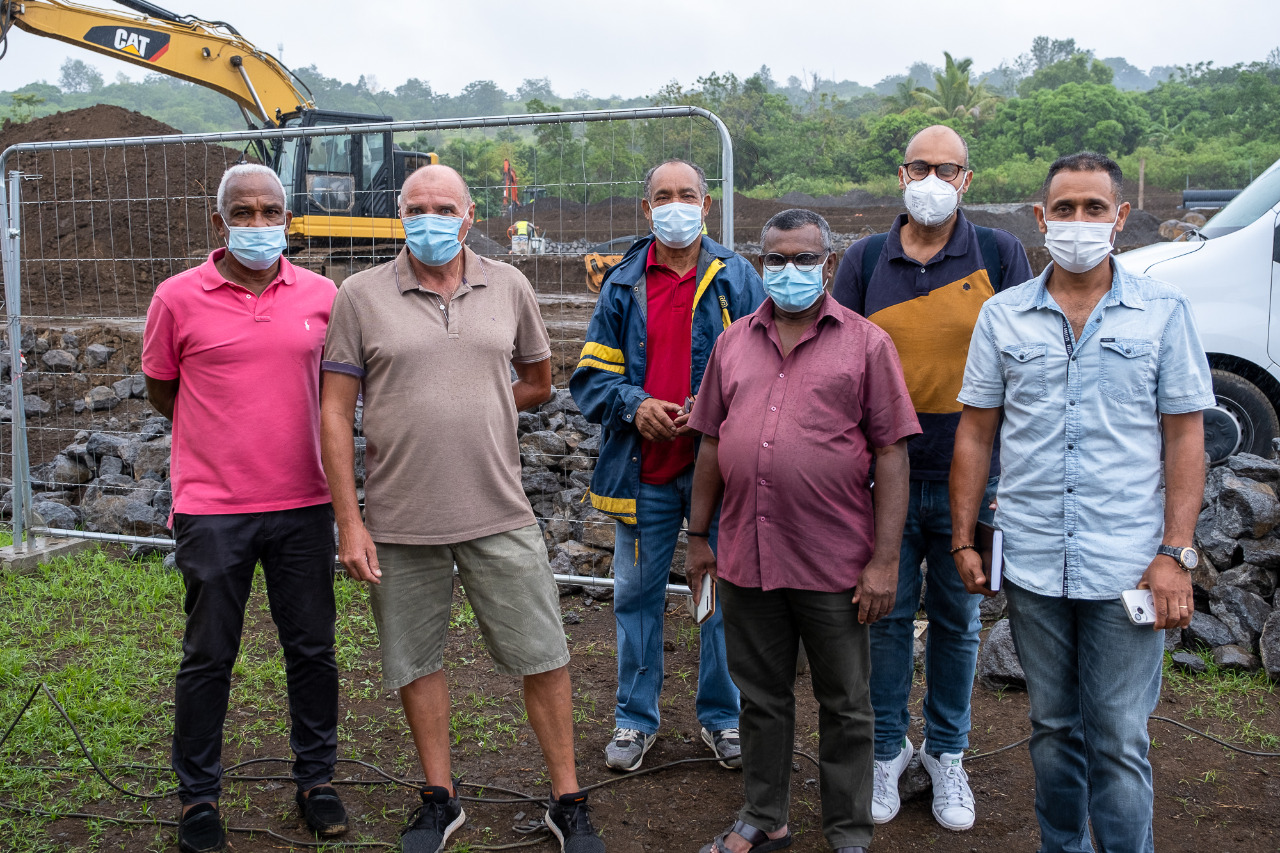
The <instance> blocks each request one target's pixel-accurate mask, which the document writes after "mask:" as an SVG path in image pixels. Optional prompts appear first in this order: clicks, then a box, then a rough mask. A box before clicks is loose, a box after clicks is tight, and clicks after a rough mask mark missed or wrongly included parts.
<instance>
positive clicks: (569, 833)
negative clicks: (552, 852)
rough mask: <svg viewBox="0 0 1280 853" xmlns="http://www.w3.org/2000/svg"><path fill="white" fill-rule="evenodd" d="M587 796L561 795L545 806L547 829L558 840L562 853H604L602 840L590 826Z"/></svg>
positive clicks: (589, 809)
mask: <svg viewBox="0 0 1280 853" xmlns="http://www.w3.org/2000/svg"><path fill="white" fill-rule="evenodd" d="M590 812H591V806H589V805H587V795H586V794H584V793H582V792H581V791H579V792H578V793H576V794H561V795H560V799H558V800H557V799H553V800H552V801H551V802H550V803H548V804H547V829H549V830H551V834H552V835H554V836H555V837H556V838H558V839H560V850H561V851H562V853H604V839H603V838H601V837H600V836H599V835H597V834H596V828H595V827H594V826H592V825H591V815H590Z"/></svg>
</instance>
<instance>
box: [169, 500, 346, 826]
mask: <svg viewBox="0 0 1280 853" xmlns="http://www.w3.org/2000/svg"><path fill="white" fill-rule="evenodd" d="M173 534H174V539H175V540H176V543H177V560H178V569H179V570H181V572H182V578H183V580H184V581H185V583H186V588H187V594H186V600H185V602H184V606H185V610H186V613H187V627H186V633H185V635H184V636H183V638H182V663H181V664H180V665H179V667H178V677H177V681H176V683H175V686H174V733H173V769H174V772H175V773H176V774H177V776H178V797H179V799H180V800H182V802H183V804H190V803H198V802H203V801H206V800H216V799H218V795H219V794H220V793H221V780H222V725H223V721H224V720H225V718H226V716H227V702H228V700H229V697H230V690H231V667H232V665H234V664H235V661H236V655H237V654H238V653H239V651H240V632H241V629H242V628H243V626H244V609H245V604H246V603H247V602H248V599H249V590H250V587H251V585H252V583H253V570H254V566H255V565H256V564H257V563H258V562H259V561H261V562H262V570H263V575H264V577H265V578H266V582H267V600H268V602H269V603H270V605H271V618H272V620H273V621H274V622H275V623H276V629H277V630H278V631H279V633H280V646H281V648H282V649H283V650H284V667H285V680H286V682H287V684H288V691H289V716H290V719H291V722H292V726H291V728H290V736H289V744H290V746H292V747H293V753H294V756H295V761H294V765H293V778H294V781H295V782H296V783H297V785H298V788H299V789H300V790H304V791H305V790H308V789H309V788H311V787H313V786H315V785H318V784H320V783H321V782H328V781H330V780H331V779H332V778H333V767H334V762H335V760H336V759H337V752H338V664H337V661H336V660H335V658H334V648H333V643H334V618H335V606H334V598H333V573H334V562H333V558H334V550H335V549H334V544H333V508H332V507H331V506H330V505H329V504H321V505H319V506H310V507H302V508H300V509H288V510H280V511H278V512H256V513H242V514H235V515H185V514H175V515H174V518H173Z"/></svg>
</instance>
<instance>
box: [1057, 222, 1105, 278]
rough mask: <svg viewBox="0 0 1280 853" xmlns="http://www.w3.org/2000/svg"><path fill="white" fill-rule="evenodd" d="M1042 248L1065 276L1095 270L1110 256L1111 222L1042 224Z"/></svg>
mask: <svg viewBox="0 0 1280 853" xmlns="http://www.w3.org/2000/svg"><path fill="white" fill-rule="evenodd" d="M1044 224H1045V228H1046V229H1047V230H1046V233H1045V235H1044V247H1045V248H1046V249H1048V250H1049V257H1051V258H1053V262H1054V264H1056V265H1057V266H1060V267H1062V268H1063V269H1064V270H1066V271H1067V272H1073V273H1082V272H1088V271H1089V270H1091V269H1093V268H1094V267H1096V266H1097V265H1098V264H1100V263H1102V262H1103V261H1105V260H1106V259H1107V256H1108V255H1110V254H1111V248H1112V246H1111V241H1112V231H1113V230H1114V229H1115V227H1116V223H1115V222H1114V221H1112V222H1080V221H1078V220H1072V221H1070V222H1059V221H1055V220H1053V219H1046V220H1045V221H1044Z"/></svg>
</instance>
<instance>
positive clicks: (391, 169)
mask: <svg viewBox="0 0 1280 853" xmlns="http://www.w3.org/2000/svg"><path fill="white" fill-rule="evenodd" d="M51 118H54V119H56V118H57V117H51ZM58 130H59V131H60V134H59V135H61V136H67V135H74V134H75V132H76V128H74V127H72V128H59V129H58ZM97 130H101V128H99V129H97ZM107 132H108V133H110V128H107ZM126 132H127V131H126V130H123V129H122V130H121V131H120V136H119V137H118V138H107V139H94V140H79V141H33V142H29V143H24V144H20V145H16V146H13V147H11V148H9V149H8V150H7V151H5V152H4V153H3V154H2V155H0V172H2V173H3V174H4V175H5V177H6V180H5V193H4V196H3V198H2V199H0V202H2V203H3V205H2V207H0V223H3V225H4V227H5V234H4V235H3V240H2V241H0V244H2V245H3V248H4V267H3V271H4V284H5V308H6V319H7V325H6V335H5V341H4V343H5V346H6V348H7V351H6V352H5V353H0V378H5V379H8V383H7V384H0V421H8V422H9V424H10V429H8V430H4V431H0V478H3V481H2V482H3V488H4V493H3V497H2V498H0V518H3V519H4V520H5V521H7V522H8V530H9V532H10V533H11V534H12V535H13V536H14V538H15V540H17V541H18V542H19V543H21V542H22V540H23V538H24V531H31V530H34V531H36V532H40V531H43V530H46V529H54V528H58V529H62V530H66V531H68V532H69V533H71V534H72V535H79V536H86V537H90V538H100V539H106V540H109V541H115V542H119V543H122V544H127V545H131V546H134V547H140V548H147V547H162V546H163V545H165V544H167V543H168V542H169V541H170V540H169V539H168V536H169V532H168V529H167V520H168V516H169V512H170V509H171V506H172V493H171V488H170V480H169V475H170V451H171V435H170V425H169V423H168V421H167V420H166V419H164V418H163V417H161V416H160V415H159V414H158V413H157V412H156V411H155V410H154V409H152V407H151V406H150V404H149V403H148V401H147V389H146V382H145V378H144V376H143V374H142V368H141V349H142V336H143V330H144V319H145V316H146V311H147V307H148V305H149V303H150V301H151V297H152V295H153V294H154V292H155V290H156V287H157V286H158V285H159V284H160V283H161V282H163V281H164V280H165V279H167V278H169V277H170V276H172V275H175V274H177V273H179V272H181V271H183V270H187V269H190V268H192V267H195V266H197V265H199V264H200V263H202V262H204V261H205V259H206V258H207V257H208V255H209V253H210V252H211V251H212V250H213V249H215V248H217V247H218V246H220V245H221V239H220V238H219V237H218V234H217V231H216V229H215V228H214V225H213V223H212V221H211V219H210V215H211V214H212V213H213V212H214V209H215V202H216V194H217V188H218V184H219V181H220V180H221V177H222V174H223V172H224V171H225V170H226V169H227V168H228V167H230V166H231V165H233V164H235V163H237V162H241V161H243V160H248V161H251V162H262V163H267V164H268V165H271V166H272V168H273V169H275V170H276V171H277V173H278V174H280V176H281V178H282V182H283V184H284V186H285V190H286V195H287V197H288V199H289V207H290V210H291V212H292V213H293V224H292V225H291V227H290V229H289V231H290V249H289V251H288V257H289V258H290V260H291V261H292V262H293V263H295V264H297V265H299V266H303V267H306V268H308V269H311V270H314V271H316V272H319V273H321V274H322V275H326V276H328V277H330V278H332V279H333V280H334V281H335V282H337V283H338V284H339V286H341V283H342V282H343V281H344V280H345V279H346V278H347V277H349V276H350V275H352V274H355V273H357V272H359V271H361V270H363V269H367V268H370V267H372V266H374V265H376V264H379V263H383V262H386V261H388V260H391V259H392V258H394V257H395V256H396V254H397V253H398V252H399V251H400V250H401V248H402V246H403V230H402V229H401V228H400V226H399V221H398V219H397V190H398V187H399V186H400V185H401V184H403V182H404V179H405V177H406V176H407V175H408V174H409V173H411V172H412V171H413V169H414V168H417V167H419V166H421V165H423V164H425V163H428V162H435V161H438V162H442V163H445V164H447V165H450V166H453V167H454V168H455V169H457V170H458V171H459V172H460V173H461V174H462V175H463V177H464V178H465V179H466V180H467V182H468V185H469V187H470V190H471V193H472V196H473V198H474V200H475V202H476V207H477V210H476V215H477V223H476V225H475V226H474V227H473V228H472V230H471V233H470V235H469V236H468V238H467V244H468V245H469V246H470V247H471V248H472V250H473V251H475V252H477V253H478V254H481V255H485V256H489V257H493V258H495V259H497V260H501V261H504V262H507V263H511V264H513V265H515V266H516V267H517V268H519V269H520V270H521V271H522V272H523V273H524V274H525V275H526V276H527V277H528V279H529V280H530V282H531V283H532V284H533V286H534V289H535V291H536V293H537V296H538V302H539V305H540V307H541V310H542V316H543V319H544V322H545V323H546V326H547V330H548V332H549V335H550V338H551V341H552V381H553V384H554V385H555V386H556V391H555V393H554V395H553V397H552V399H551V401H550V402H549V403H547V404H545V405H543V406H542V407H540V408H539V409H538V410H535V411H532V412H525V413H522V414H521V416H520V429H519V442H520V448H521V456H522V462H523V480H524V487H525V492H526V494H527V495H528V497H529V499H530V502H531V504H532V506H533V508H534V513H535V515H536V516H537V517H538V519H539V521H540V523H541V524H542V525H543V528H544V531H545V534H546V538H547V542H548V547H549V548H550V552H551V556H552V561H553V565H554V567H555V568H556V569H557V572H558V573H560V574H576V575H595V576H604V575H607V574H608V573H609V566H610V563H611V558H612V547H613V522H612V520H611V519H609V518H608V517H606V516H603V515H601V514H600V513H598V512H596V511H595V510H594V509H592V508H591V504H590V501H589V500H586V499H585V496H586V491H587V489H588V487H589V483H590V476H591V472H592V469H593V468H594V465H595V458H596V454H597V453H598V450H599V428H598V427H597V426H596V425H593V424H589V423H587V422H586V420H585V419H584V418H583V417H582V415H581V414H580V413H579V412H578V410H577V407H576V406H575V405H574V403H573V400H572V398H571V396H570V395H569V393H568V391H567V384H568V379H569V376H570V375H571V374H572V372H573V370H574V367H575V366H576V364H577V361H578V357H579V353H580V351H581V349H582V345H583V338H584V335H585V332H586V328H587V324H588V321H589V319H590V316H591V312H592V310H593V308H594V304H595V299H596V293H595V291H596V290H598V284H599V279H600V276H601V273H602V272H603V270H604V269H606V268H607V267H608V265H609V264H610V263H612V262H616V259H617V258H618V257H619V256H620V255H621V254H622V253H623V252H625V250H626V248H627V247H629V246H630V244H631V243H632V242H633V241H634V240H635V239H638V238H639V237H640V236H643V235H645V234H647V233H648V225H647V222H646V220H645V217H644V215H643V213H642V211H641V207H640V199H641V195H642V180H643V176H644V174H645V172H646V171H647V169H648V168H649V167H651V166H653V165H655V164H657V163H659V162H662V161H664V160H666V159H669V158H672V157H680V158H682V159H687V160H690V161H692V162H695V163H698V164H699V165H701V166H702V167H703V168H704V169H705V171H706V173H707V178H708V183H709V185H710V187H711V190H712V194H713V197H714V198H715V202H714V204H713V211H712V215H711V217H709V221H708V232H709V234H710V236H711V237H712V238H715V239H719V240H721V241H722V242H725V243H727V244H728V245H730V246H732V245H733V225H732V222H733V210H732V198H733V191H732V176H733V165H732V163H733V161H732V148H731V146H730V143H729V139H728V134H727V132H726V131H725V129H724V126H723V124H722V123H721V122H720V121H719V119H717V118H716V117H715V116H714V115H712V114H710V113H707V112H705V111H703V110H699V109H696V108H689V107H675V108H673V107H663V108H652V109H640V110H614V111H597V112H590V113H551V114H538V115H528V116H503V117H485V118H475V119H453V120H443V121H418V122H414V121H405V122H391V123H380V124H360V125H332V126H322V127H308V128H303V127H297V128H285V129H275V130H267V131H245V132H240V133H227V134H201V135H167V136H146V137H136V136H135V137H126V136H125V135H124V134H125V133H126ZM244 416H245V417H246V418H251V417H252V415H251V413H248V412H246V413H245V415H244ZM356 433H357V434H356V436H355V439H356V444H357V460H356V466H357V485H358V486H359V487H360V488H361V489H363V438H362V437H361V436H360V434H359V429H358V428H357V431H356ZM361 496H363V493H362V492H361ZM19 547H21V544H20V545H19Z"/></svg>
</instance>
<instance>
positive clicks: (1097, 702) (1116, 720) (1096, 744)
mask: <svg viewBox="0 0 1280 853" xmlns="http://www.w3.org/2000/svg"><path fill="white" fill-rule="evenodd" d="M1005 589H1006V595H1007V596H1008V599H1009V625H1010V627H1011V628H1012V629H1013V643H1014V646H1015V647H1016V648H1017V650H1018V658H1019V660H1020V661H1021V662H1022V669H1023V671H1025V672H1026V674H1027V693H1028V695H1029V697H1030V699H1031V764H1032V766H1033V767H1034V768H1035V773H1036V818H1037V819H1038V820H1039V821H1040V853H1060V851H1061V853H1090V851H1092V850H1093V845H1092V844H1091V843H1090V841H1089V825H1090V823H1092V824H1093V834H1094V836H1095V837H1096V838H1097V840H1098V848H1099V849H1100V850H1104V851H1106V853H1152V851H1153V850H1154V849H1155V843H1154V840H1153V838H1152V833H1151V809H1152V804H1153V800H1154V794H1153V792H1152V788H1151V764H1150V762H1149V761H1148V760H1147V748H1148V747H1149V746H1150V743H1151V741H1150V739H1149V738H1148V735H1147V717H1148V716H1149V715H1150V714H1151V713H1152V712H1153V711H1154V710H1155V707H1156V702H1157V701H1158V700H1159V698H1160V670H1161V666H1162V664H1163V663H1164V632H1162V631H1152V630H1151V629H1150V628H1149V627H1148V628H1143V627H1139V626H1136V625H1133V624H1131V623H1130V622H1129V618H1128V616H1127V615H1126V614H1125V612H1124V608H1123V607H1122V606H1121V605H1120V601H1119V599H1106V600H1102V601H1085V600H1082V599H1070V598H1057V597H1050V596H1044V595H1037V594H1036V593H1033V592H1028V591H1027V590H1025V589H1022V588H1021V587H1017V586H1014V585H1013V584H1007V585H1006V586H1005Z"/></svg>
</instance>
